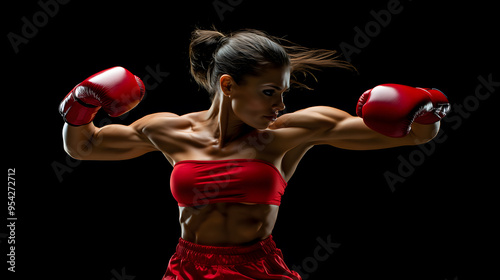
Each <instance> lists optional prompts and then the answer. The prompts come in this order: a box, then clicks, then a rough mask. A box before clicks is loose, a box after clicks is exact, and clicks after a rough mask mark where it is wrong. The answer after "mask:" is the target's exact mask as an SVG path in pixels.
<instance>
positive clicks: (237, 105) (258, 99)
mask: <svg viewBox="0 0 500 280" xmlns="http://www.w3.org/2000/svg"><path fill="white" fill-rule="evenodd" d="M231 80H232V79H231ZM221 82H222V81H221ZM221 86H222V87H223V88H224V85H223V84H222V83H221ZM289 87H290V67H289V66H285V67H279V68H269V69H266V70H265V71H263V72H262V74H261V75H259V76H247V77H244V79H243V81H242V82H240V84H236V83H235V82H234V80H233V81H232V83H231V87H230V90H228V91H226V90H223V92H224V94H225V95H228V96H229V97H230V100H231V106H232V109H233V112H234V115H235V116H236V117H237V118H239V119H240V120H241V121H243V122H244V123H246V124H247V125H249V126H251V127H253V128H257V129H265V128H267V127H268V126H269V125H270V124H271V123H272V122H273V121H275V120H276V118H277V116H278V112H279V111H282V110H284V109H285V104H284V103H283V93H284V92H285V91H287V90H288V89H289Z"/></svg>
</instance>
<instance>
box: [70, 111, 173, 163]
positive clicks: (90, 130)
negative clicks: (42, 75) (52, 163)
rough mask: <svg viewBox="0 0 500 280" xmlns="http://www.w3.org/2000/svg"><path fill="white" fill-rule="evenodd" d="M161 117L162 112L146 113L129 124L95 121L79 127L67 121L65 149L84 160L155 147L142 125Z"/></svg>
mask: <svg viewBox="0 0 500 280" xmlns="http://www.w3.org/2000/svg"><path fill="white" fill-rule="evenodd" d="M172 115H173V114H172ZM158 117H162V114H153V115H148V116H145V117H143V118H141V119H139V120H137V121H135V122H134V123H132V124H130V125H119V124H110V125H106V126H103V127H100V128H99V127H95V126H94V125H93V124H92V123H90V124H88V125H86V126H79V127H73V126H69V125H67V124H66V125H65V126H64V129H63V138H64V142H65V143H64V144H65V150H66V151H67V152H68V154H69V155H71V156H72V157H74V158H77V159H81V160H124V159H130V158H135V157H138V156H141V155H143V154H145V153H148V152H152V151H156V150H157V148H156V147H155V145H153V144H152V143H151V141H150V140H149V138H148V137H147V136H146V135H145V134H144V133H143V129H144V128H145V127H146V126H147V125H148V124H149V123H150V122H152V121H154V119H155V118H158Z"/></svg>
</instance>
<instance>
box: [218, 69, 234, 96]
mask: <svg viewBox="0 0 500 280" xmlns="http://www.w3.org/2000/svg"><path fill="white" fill-rule="evenodd" d="M219 82H220V88H221V90H222V93H223V94H224V95H225V96H230V95H231V93H232V90H233V88H234V85H235V84H236V83H235V82H234V80H233V77H231V76H230V75H228V74H224V75H222V76H221V77H220V79H219Z"/></svg>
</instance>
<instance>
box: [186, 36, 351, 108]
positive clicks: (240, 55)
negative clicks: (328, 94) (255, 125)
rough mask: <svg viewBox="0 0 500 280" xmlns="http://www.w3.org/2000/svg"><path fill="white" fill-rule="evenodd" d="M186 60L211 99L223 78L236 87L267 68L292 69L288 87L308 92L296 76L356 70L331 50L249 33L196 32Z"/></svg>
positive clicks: (193, 74)
mask: <svg viewBox="0 0 500 280" xmlns="http://www.w3.org/2000/svg"><path fill="white" fill-rule="evenodd" d="M282 42H284V44H283V43H282ZM189 59H190V63H191V75H192V76H193V77H194V79H195V81H196V82H197V83H198V84H199V85H201V86H202V87H204V88H205V89H206V90H207V91H208V92H209V93H210V95H211V98H212V99H213V95H214V93H215V92H216V90H217V81H218V79H219V77H220V76H221V75H223V74H228V75H230V76H231V77H232V78H233V79H234V80H235V82H236V83H238V84H239V83H240V82H241V81H243V78H244V77H245V76H246V75H258V74H259V72H261V71H262V70H263V69H265V68H267V67H282V66H291V78H290V82H291V84H292V85H296V86H299V87H304V88H308V89H310V88H309V87H308V86H306V85H305V84H303V83H300V82H298V81H297V74H303V75H307V74H311V75H312V76H313V77H314V75H313V74H312V73H311V71H313V70H320V69H321V68H326V67H337V68H346V69H351V70H354V69H355V68H354V67H353V66H352V65H351V64H350V63H348V62H346V61H343V60H339V59H338V56H337V52H336V51H334V50H325V49H309V48H306V47H302V46H299V45H296V44H294V43H292V42H290V41H288V40H284V39H279V38H277V37H273V36H270V35H268V34H266V33H264V32H262V31H259V30H251V29H246V30H241V31H237V32H235V33H232V34H229V35H225V34H223V33H221V32H219V31H217V30H202V29H196V30H195V31H194V32H193V34H192V38H191V43H190V45H189Z"/></svg>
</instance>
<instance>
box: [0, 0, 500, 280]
mask: <svg viewBox="0 0 500 280" xmlns="http://www.w3.org/2000/svg"><path fill="white" fill-rule="evenodd" d="M42 1H43V0H42ZM220 1H221V2H223V3H227V2H226V0H220ZM214 2H215V1H212V0H209V1H169V2H166V1H165V2H163V1H138V2H127V1H116V2H111V1H106V2H105V1H78V0H73V1H70V2H69V3H67V4H64V5H62V4H60V5H59V10H58V11H57V13H56V14H55V15H54V16H53V17H50V16H49V17H48V18H47V21H46V22H45V23H44V24H40V25H42V26H41V27H39V28H37V31H36V32H35V35H34V36H32V38H29V39H28V42H27V43H26V44H21V45H19V50H18V52H17V53H16V52H15V51H14V48H13V46H12V44H11V43H10V42H9V39H8V36H7V34H9V32H13V33H16V34H18V35H22V28H23V25H24V24H25V23H24V22H23V21H22V20H21V19H22V18H23V17H26V18H27V19H28V20H29V21H30V22H33V15H35V14H36V13H37V12H39V11H42V8H41V6H40V5H39V4H38V3H37V1H23V2H20V1H19V3H17V4H12V3H11V4H9V6H7V9H5V11H4V18H5V19H6V21H5V24H4V25H3V26H5V27H6V29H5V30H4V33H3V34H4V41H3V42H4V43H3V45H4V46H5V50H4V52H3V53H4V54H5V55H6V63H4V64H3V65H4V76H3V80H4V83H3V85H4V86H6V87H7V88H6V89H4V92H3V97H4V98H5V100H4V102H3V107H4V110H3V112H4V122H3V133H2V135H3V137H4V138H7V142H6V144H4V145H5V146H4V149H5V150H4V154H7V160H6V164H7V166H6V167H5V168H6V169H7V168H15V169H16V198H15V202H16V216H17V218H18V221H17V222H16V232H15V234H16V271H17V272H16V273H11V272H8V271H7V267H8V265H7V264H6V261H5V258H6V254H7V253H8V247H7V246H9V245H8V244H7V240H8V239H7V237H6V236H7V235H6V234H5V233H6V232H7V233H8V230H7V228H6V227H4V226H2V229H1V230H0V233H1V234H2V238H1V239H0V240H1V243H0V246H1V254H2V255H1V258H2V265H1V267H2V273H3V272H6V273H7V275H8V277H9V278H7V279H35V278H39V277H43V278H45V277H47V278H48V279H103V280H111V279H116V280H120V279H129V280H131V279H132V278H133V279H135V280H146V279H157V280H159V279H161V277H162V275H163V273H164V271H165V269H166V267H167V264H168V260H169V258H170V257H171V255H172V254H173V253H174V250H175V246H176V244H177V239H178V237H179V236H180V228H179V225H178V221H177V219H178V210H177V205H176V202H175V200H174V199H173V197H172V195H171V194H170V189H169V177H170V172H171V170H172V167H171V166H170V165H169V163H168V161H166V160H165V159H164V158H163V156H162V155H161V154H159V153H151V154H147V155H144V156H142V157H140V158H137V159H132V160H128V161H115V162H112V161H103V162H97V161H88V162H77V161H74V160H73V159H71V158H69V157H68V156H67V155H66V154H65V152H64V150H63V148H62V138H61V128H62V125H63V121H62V119H61V117H60V116H59V114H58V105H59V102H60V101H61V100H62V98H63V97H64V96H65V95H66V94H67V92H69V91H70V90H71V89H72V87H73V86H74V85H75V84H77V83H79V82H80V81H81V80H83V79H85V78H86V77H88V76H90V75H91V74H93V73H95V72H98V71H100V70H103V69H106V68H109V67H113V66H116V65H120V66H123V67H125V68H127V69H129V70H130V71H131V72H133V73H134V74H136V75H137V76H139V77H143V78H145V77H146V76H147V75H150V71H148V69H156V68H158V69H159V70H160V71H161V72H165V73H167V72H168V76H166V74H163V76H161V77H160V78H161V79H158V80H154V79H151V80H150V81H151V85H150V86H149V88H148V93H147V96H146V98H145V99H144V100H143V102H142V103H141V104H140V105H139V106H138V107H136V108H135V109H134V110H133V111H131V112H130V113H129V114H127V115H125V116H124V117H122V118H116V119H111V118H109V117H107V116H106V115H105V114H104V113H99V114H98V116H97V118H96V122H95V123H96V124H99V123H109V122H112V123H123V124H129V123H131V122H132V121H134V120H136V119H138V118H140V117H142V116H144V115H146V114H150V113H154V112H160V111H169V112H174V113H177V114H184V113H187V112H192V111H197V110H204V109H207V108H208V107H209V105H210V104H209V99H208V96H207V94H206V93H205V92H204V91H202V90H199V88H198V86H197V85H195V83H194V82H193V81H192V79H191V78H190V76H189V72H188V57H187V47H188V44H189V39H190V33H191V31H192V30H193V29H194V28H195V27H202V28H209V27H210V26H212V25H214V26H216V27H217V28H218V29H220V30H221V31H224V32H229V31H235V30H238V29H240V28H255V29H261V30H265V31H267V32H268V33H270V34H272V35H275V36H279V37H284V36H286V38H287V39H289V40H291V41H294V42H296V43H299V44H302V45H304V46H307V47H313V48H327V49H337V50H340V45H341V44H342V42H344V43H347V44H350V45H352V46H356V43H355V35H356V32H355V30H354V28H355V27H358V28H360V29H361V30H364V29H365V27H366V25H367V24H369V23H370V22H372V21H374V18H373V15H372V13H371V11H375V12H378V11H380V10H382V9H387V5H388V3H390V2H392V1H388V0H384V1H349V2H347V1H342V2H340V1H333V2H332V1H329V2H326V1H316V0H309V1H269V0H268V1H250V0H244V1H242V2H241V3H239V4H238V1H229V2H232V3H233V4H237V5H235V6H234V7H233V9H232V10H231V11H225V13H224V14H223V19H222V20H221V18H220V17H219V15H218V14H217V11H216V9H215V8H214V6H213V3H214ZM487 3H492V4H487ZM4 5H5V4H4ZM399 6H400V7H401V8H402V11H401V12H400V13H398V14H393V15H392V16H391V21H390V23H389V24H388V25H387V26H385V27H381V28H380V29H379V30H375V29H373V30H372V31H373V32H374V33H373V34H374V35H373V36H372V37H371V38H370V42H369V43H368V44H367V45H366V46H363V47H362V48H360V52H359V53H355V54H352V55H351V56H350V58H351V59H352V63H353V64H354V66H356V67H357V69H358V71H359V75H355V74H352V73H350V72H348V71H345V70H326V71H323V72H320V73H317V78H318V80H319V82H318V83H314V82H313V84H312V86H313V87H314V88H315V90H314V91H311V92H309V91H295V92H293V91H292V93H290V94H288V96H287V97H286V99H285V103H286V105H287V107H288V109H287V110H288V112H293V111H295V110H298V109H300V108H304V107H307V106H313V105H328V106H333V107H337V108H340V109H343V110H345V111H347V112H349V113H351V114H355V104H356V101H357V98H358V97H359V95H360V94H361V93H362V92H363V91H364V90H366V89H368V88H371V87H373V86H376V85H377V84H382V83H401V84H407V85H411V86H422V87H436V88H439V89H441V90H442V91H443V92H445V93H446V94H447V95H448V97H449V99H450V102H451V103H452V104H455V105H462V106H463V105H464V102H466V103H467V104H468V105H467V106H465V107H466V108H469V110H465V111H466V112H465V113H464V112H462V113H459V112H457V110H455V111H454V112H452V113H450V115H449V117H448V119H447V120H448V121H447V122H442V131H443V133H444V134H443V136H442V138H441V141H434V142H432V143H431V144H428V145H427V146H426V147H427V148H430V147H431V146H432V145H433V147H434V150H433V151H432V152H429V153H428V154H427V155H425V156H424V157H418V155H422V154H423V153H422V152H418V151H421V150H420V149H419V148H417V147H402V148H395V149H387V150H378V151H362V152H361V151H346V150H341V149H337V148H333V147H327V146H319V147H315V148H313V149H312V150H310V151H309V152H308V154H306V156H305V157H304V159H303V160H302V162H301V164H300V165H299V167H298V169H297V171H296V173H295V175H294V177H293V178H292V179H291V180H290V181H289V184H288V187H287V192H286V194H285V195H284V196H283V199H282V205H281V209H280V214H279V219H278V222H277V224H276V227H275V229H274V231H273V236H274V238H275V240H276V243H277V245H278V247H280V248H281V249H282V251H283V253H284V256H285V261H286V263H287V264H288V266H289V267H290V268H292V267H293V266H304V265H305V266H306V267H308V268H306V269H304V268H303V269H302V271H304V272H307V271H309V272H307V274H308V275H307V276H308V278H307V279H436V280H444V279H459V280H463V279H485V276H486V275H488V269H491V268H493V264H492V263H493V261H490V257H489V256H488V255H487V253H488V252H490V251H493V249H492V246H493V243H492V242H493V239H492V238H491V237H493V233H492V230H493V225H494V223H495V222H496V223H498V216H495V215H493V209H494V205H495V204H496V203H497V202H496V200H497V199H495V198H494V196H493V192H494V190H495V189H496V188H497V185H498V183H497V182H496V181H495V178H496V175H497V174H496V172H498V171H497V168H496V167H497V166H498V158H497V155H498V149H497V142H498V140H497V139H498V137H497V136H496V133H497V132H496V130H497V129H496V127H497V126H496V125H495V123H494V120H495V116H494V113H493V112H494V110H495V106H496V102H497V101H498V97H497V93H498V90H499V87H496V88H492V89H493V90H495V89H496V91H497V92H493V93H491V94H490V96H489V97H488V98H483V100H479V99H478V98H477V97H474V93H475V89H476V87H477V86H478V85H480V84H481V83H480V81H479V80H478V77H479V76H481V77H484V79H486V80H487V79H488V76H489V75H491V77H490V79H491V80H493V81H497V82H500V73H499V72H498V62H499V61H498V55H497V52H498V49H499V48H498V43H497V42H498V21H497V20H496V19H495V17H496V16H497V15H496V13H494V10H495V9H496V7H495V6H493V2H486V1H483V2H481V1H473V2H470V3H466V2H457V1H453V2H446V3H444V2H439V3H438V1H417V0H414V1H409V0H406V1H405V0H401V2H400V4H399ZM39 21H43V18H42V17H40V19H39ZM165 76H166V77H165ZM481 92H483V93H486V92H487V91H486V89H485V88H483V89H481ZM465 107H464V108H465ZM455 108H457V107H455ZM459 121H460V122H459ZM412 155H413V156H414V159H413V161H414V162H416V163H417V164H414V165H413V167H414V170H412V172H409V173H411V174H410V175H409V176H406V178H404V182H397V183H395V184H394V185H393V188H392V189H391V187H390V186H389V183H388V182H387V180H386V179H385V177H384V174H385V173H386V172H387V171H389V172H392V173H393V174H399V175H401V174H400V173H398V166H399V165H400V164H401V159H406V160H409V159H410V157H411V156H412ZM403 177H405V176H403ZM4 193H5V196H7V190H6V189H5V191H4ZM4 201H5V200H4ZM2 207H3V208H4V209H2V210H1V211H2V213H7V205H6V204H4V206H2ZM2 216H3V215H2ZM494 217H496V218H494ZM4 221H5V220H4ZM2 223H5V224H7V222H2ZM318 238H321V239H323V240H325V241H326V240H327V239H328V238H330V240H331V241H332V242H335V243H339V244H340V246H339V247H338V248H337V249H335V251H334V252H333V253H332V254H330V255H329V257H328V259H327V260H326V261H317V260H316V261H312V259H313V258H314V250H315V248H316V247H317V246H318V245H319V244H320V243H318ZM321 252H322V253H323V252H324V251H323V250H322V251H321ZM490 253H491V252H490ZM493 253H494V252H493ZM494 254H495V253H494ZM315 264H317V266H316V267H312V266H314V265H315ZM496 274H497V273H496ZM307 276H306V277H307ZM306 277H304V279H306Z"/></svg>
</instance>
